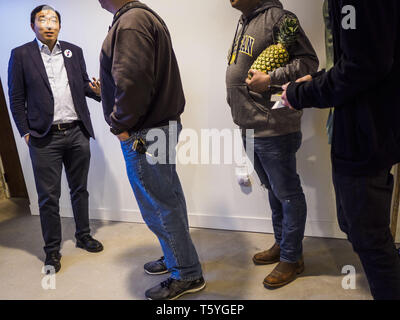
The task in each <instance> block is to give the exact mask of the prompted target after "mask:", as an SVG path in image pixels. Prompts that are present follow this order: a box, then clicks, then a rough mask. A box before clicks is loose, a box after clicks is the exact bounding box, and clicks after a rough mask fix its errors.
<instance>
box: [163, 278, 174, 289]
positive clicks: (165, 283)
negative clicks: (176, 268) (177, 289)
mask: <svg viewBox="0 0 400 320" xmlns="http://www.w3.org/2000/svg"><path fill="white" fill-rule="evenodd" d="M174 280H175V279H172V278H168V279H167V280H165V281H163V282H161V288H168V289H169V287H170V286H171V283H172V282H174Z"/></svg>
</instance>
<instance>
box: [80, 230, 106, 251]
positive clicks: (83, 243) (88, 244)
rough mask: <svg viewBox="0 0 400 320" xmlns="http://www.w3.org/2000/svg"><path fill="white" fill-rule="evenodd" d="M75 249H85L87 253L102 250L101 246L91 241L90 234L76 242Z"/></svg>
mask: <svg viewBox="0 0 400 320" xmlns="http://www.w3.org/2000/svg"><path fill="white" fill-rule="evenodd" d="M76 247H77V248H82V249H85V250H86V251H89V252H100V251H102V250H103V245H102V244H101V243H100V242H99V241H97V240H96V239H93V238H92V236H91V235H90V234H87V235H84V236H83V237H82V238H79V239H77V240H76Z"/></svg>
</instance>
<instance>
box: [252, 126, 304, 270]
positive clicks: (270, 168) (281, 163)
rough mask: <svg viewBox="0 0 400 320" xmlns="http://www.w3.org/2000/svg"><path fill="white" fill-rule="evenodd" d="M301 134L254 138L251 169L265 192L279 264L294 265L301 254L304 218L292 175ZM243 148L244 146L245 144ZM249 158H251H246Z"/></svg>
mask: <svg viewBox="0 0 400 320" xmlns="http://www.w3.org/2000/svg"><path fill="white" fill-rule="evenodd" d="M301 141H302V134H301V132H296V133H291V134H288V135H284V136H277V137H266V138H254V146H253V147H254V149H253V150H254V163H253V164H254V169H255V171H256V172H257V175H258V177H259V178H260V180H261V183H262V184H263V185H264V186H265V187H266V188H267V189H268V197H269V203H270V206H271V210H272V224H273V228H274V233H275V240H276V243H278V244H279V245H280V247H281V261H285V262H291V263H294V262H297V261H298V260H299V259H300V258H301V256H302V253H303V246H302V241H303V238H304V229H305V224H306V216H307V205H306V199H305V196H304V193H303V189H302V187H301V183H300V177H299V175H298V174H297V171H296V152H297V151H298V150H299V148H300V146H301ZM244 142H245V147H246V149H248V150H252V149H251V148H247V146H248V145H247V144H248V143H252V142H251V141H246V140H244ZM250 158H251V157H250Z"/></svg>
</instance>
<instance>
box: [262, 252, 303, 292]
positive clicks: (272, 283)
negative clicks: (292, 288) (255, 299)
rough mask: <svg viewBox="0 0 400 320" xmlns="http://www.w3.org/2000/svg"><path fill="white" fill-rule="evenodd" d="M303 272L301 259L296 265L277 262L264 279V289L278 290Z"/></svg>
mask: <svg viewBox="0 0 400 320" xmlns="http://www.w3.org/2000/svg"><path fill="white" fill-rule="evenodd" d="M303 271H304V260H303V257H302V258H301V259H300V260H299V261H297V262H296V263H289V262H282V261H281V262H279V264H278V265H277V266H276V267H275V269H274V270H272V272H271V273H270V274H269V275H268V276H267V277H266V278H265V279H264V282H263V283H264V287H266V288H268V289H269V288H279V287H283V286H284V285H287V284H288V283H290V282H292V281H293V280H295V279H296V278H297V275H299V274H300V273H302V272H303Z"/></svg>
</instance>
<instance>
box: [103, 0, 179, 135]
mask: <svg viewBox="0 0 400 320" xmlns="http://www.w3.org/2000/svg"><path fill="white" fill-rule="evenodd" d="M128 7H133V8H131V9H129V10H127V9H128ZM100 78H101V81H102V101H103V110H104V116H105V119H106V121H107V122H108V123H109V125H110V126H112V127H113V128H116V129H120V130H127V131H138V130H141V129H148V128H153V127H160V126H164V125H167V124H168V123H169V121H175V120H176V121H179V120H180V115H181V113H182V112H183V110H184V106H185V97H184V93H183V88H182V83H181V77H180V73H179V68H178V63H177V60H176V57H175V53H174V51H173V48H172V43H171V37H170V34H169V32H168V29H167V27H166V25H165V23H164V22H163V21H162V20H161V18H160V17H159V16H158V15H157V14H156V13H155V12H153V11H151V10H150V9H149V8H148V7H146V6H145V5H144V4H142V3H140V2H139V1H133V2H130V3H128V4H127V5H126V6H124V7H123V8H122V9H121V10H120V11H119V12H117V14H116V16H115V18H114V23H113V25H112V27H111V29H110V31H109V32H108V35H107V37H106V39H105V40H104V43H103V48H102V52H101V57H100Z"/></svg>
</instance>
